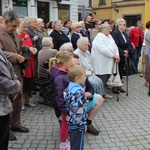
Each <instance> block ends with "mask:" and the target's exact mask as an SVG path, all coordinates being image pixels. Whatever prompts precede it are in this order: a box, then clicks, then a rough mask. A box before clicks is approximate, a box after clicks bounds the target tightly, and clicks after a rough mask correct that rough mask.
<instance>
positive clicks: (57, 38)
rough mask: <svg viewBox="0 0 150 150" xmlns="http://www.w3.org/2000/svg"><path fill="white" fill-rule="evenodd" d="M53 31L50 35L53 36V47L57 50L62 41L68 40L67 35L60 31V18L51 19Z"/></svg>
mask: <svg viewBox="0 0 150 150" xmlns="http://www.w3.org/2000/svg"><path fill="white" fill-rule="evenodd" d="M52 28H53V31H52V32H51V34H50V36H51V37H52V38H53V42H54V48H55V49H57V50H59V48H60V46H61V45H62V44H64V43H67V42H70V40H69V38H68V37H67V35H66V34H65V33H64V32H62V30H61V28H62V24H61V21H60V20H56V21H53V23H52Z"/></svg>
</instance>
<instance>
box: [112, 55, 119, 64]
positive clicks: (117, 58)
mask: <svg viewBox="0 0 150 150" xmlns="http://www.w3.org/2000/svg"><path fill="white" fill-rule="evenodd" d="M113 58H114V59H115V62H117V63H118V62H119V61H120V57H119V56H118V55H115V56H113Z"/></svg>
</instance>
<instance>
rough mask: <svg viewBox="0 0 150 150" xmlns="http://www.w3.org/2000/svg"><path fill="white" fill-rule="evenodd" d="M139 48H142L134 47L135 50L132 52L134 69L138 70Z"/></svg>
mask: <svg viewBox="0 0 150 150" xmlns="http://www.w3.org/2000/svg"><path fill="white" fill-rule="evenodd" d="M141 48H142V46H138V47H136V50H134V53H133V62H134V65H135V67H136V69H138V63H139V57H140V56H141Z"/></svg>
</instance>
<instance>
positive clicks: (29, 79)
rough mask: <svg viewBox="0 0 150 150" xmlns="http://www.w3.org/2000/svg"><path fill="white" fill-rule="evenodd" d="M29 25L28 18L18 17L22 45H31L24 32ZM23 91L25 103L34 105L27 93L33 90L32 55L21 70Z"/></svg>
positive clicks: (27, 35) (18, 30) (28, 37)
mask: <svg viewBox="0 0 150 150" xmlns="http://www.w3.org/2000/svg"><path fill="white" fill-rule="evenodd" d="M28 26H29V18H28V17H26V18H22V19H20V24H19V27H18V28H17V32H18V35H19V38H20V40H21V42H22V45H24V46H30V47H33V44H32V41H31V38H30V36H29V34H28V33H27V32H26V28H27V27H28ZM23 72H24V75H23V93H24V98H25V103H24V104H25V105H27V106H31V107H34V106H35V104H34V103H31V102H30V100H29V94H30V93H31V91H32V90H33V85H34V83H33V78H34V75H35V72H34V55H31V56H30V58H29V60H28V67H27V68H26V69H25V70H24V71H23ZM22 109H23V110H24V109H25V108H24V105H23V106H22Z"/></svg>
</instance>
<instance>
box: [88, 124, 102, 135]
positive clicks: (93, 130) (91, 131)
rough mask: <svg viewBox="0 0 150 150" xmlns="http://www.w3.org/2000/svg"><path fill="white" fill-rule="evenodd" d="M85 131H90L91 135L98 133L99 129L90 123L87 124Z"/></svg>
mask: <svg viewBox="0 0 150 150" xmlns="http://www.w3.org/2000/svg"><path fill="white" fill-rule="evenodd" d="M87 132H88V133H91V134H93V135H98V134H99V131H98V130H96V129H95V128H94V126H93V125H92V124H90V125H87Z"/></svg>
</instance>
